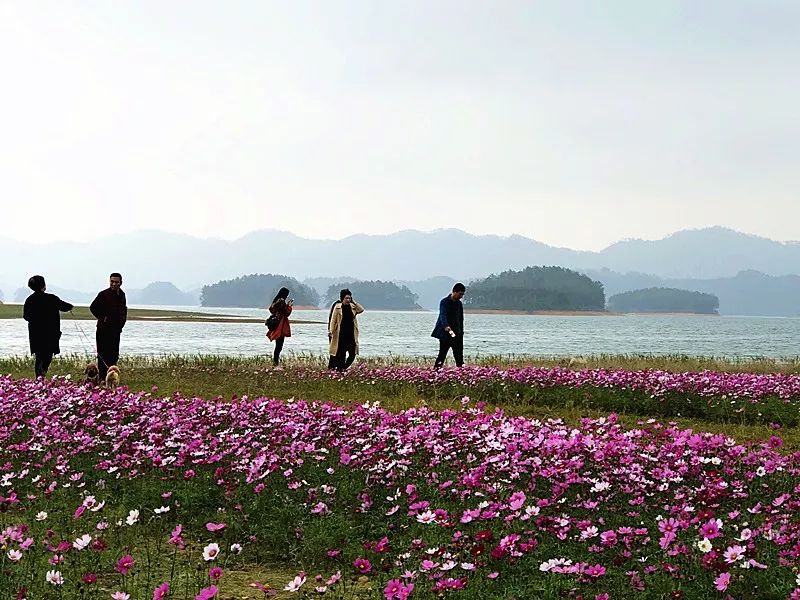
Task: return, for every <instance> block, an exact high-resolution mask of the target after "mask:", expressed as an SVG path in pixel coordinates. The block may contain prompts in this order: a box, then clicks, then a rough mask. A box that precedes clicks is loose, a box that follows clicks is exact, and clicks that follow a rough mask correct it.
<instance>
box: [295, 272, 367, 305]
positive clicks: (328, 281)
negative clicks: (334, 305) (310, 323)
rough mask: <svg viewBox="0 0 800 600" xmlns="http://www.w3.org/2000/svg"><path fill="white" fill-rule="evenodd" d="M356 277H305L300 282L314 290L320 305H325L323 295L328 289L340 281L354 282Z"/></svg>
mask: <svg viewBox="0 0 800 600" xmlns="http://www.w3.org/2000/svg"><path fill="white" fill-rule="evenodd" d="M355 280H356V277H351V276H343V277H307V278H306V279H304V280H303V281H302V283H304V284H305V285H307V286H308V287H310V288H313V289H314V290H316V292H317V293H318V294H319V297H320V298H322V304H323V305H324V304H325V294H327V293H328V288H329V287H331V286H332V285H334V284H335V283H338V282H340V281H355Z"/></svg>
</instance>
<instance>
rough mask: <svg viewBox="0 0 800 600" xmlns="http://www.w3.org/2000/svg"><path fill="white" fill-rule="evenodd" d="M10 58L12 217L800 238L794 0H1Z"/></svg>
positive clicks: (102, 227)
mask: <svg viewBox="0 0 800 600" xmlns="http://www.w3.org/2000/svg"><path fill="white" fill-rule="evenodd" d="M0 75H1V76H2V80H0V81H1V82H2V83H0V203H1V204H2V212H1V213H0V214H1V215H2V216H0V236H5V237H11V238H15V239H23V238H27V237H28V236H29V235H32V234H31V233H30V232H31V231H32V230H33V229H35V230H36V231H37V233H36V239H41V240H46V239H73V240H81V239H87V238H93V237H97V236H100V235H104V234H108V233H115V232H124V231H131V230H136V229H142V228H149V229H164V230H168V231H175V232H182V233H188V234H193V235H200V236H215V237H222V238H234V237H238V236H240V235H242V234H243V233H246V232H247V231H251V230H253V229H261V228H274V229H285V230H289V231H293V232H295V233H297V234H300V235H304V236H309V237H324V238H341V237H345V236H347V235H350V234H353V233H359V232H362V233H386V232H392V231H397V230H399V229H408V228H416V229H423V230H430V229H436V228H443V227H457V228H461V229H465V230H467V231H470V232H473V233H497V234H502V235H506V234H512V233H518V234H522V235H525V236H529V237H533V238H536V239H538V240H541V241H544V242H547V243H550V244H555V245H561V246H569V247H573V248H579V249H599V248H601V247H604V246H605V245H607V244H609V243H611V242H613V241H616V240H618V239H621V238H627V237H643V238H659V237H663V236H664V235H667V234H669V233H671V232H673V231H676V230H679V229H684V228H694V227H703V226H708V225H725V226H729V227H733V228H736V229H739V230H742V231H746V232H750V233H756V234H760V235H764V236H767V237H772V238H774V239H781V240H788V239H794V240H797V239H800V193H798V191H799V190H800V2H797V1H796V0H787V1H785V2H780V1H769V0H752V1H749V2H739V1H735V0H721V1H718V2H713V1H703V0H701V1H697V0H692V1H687V2H658V1H655V0H646V1H642V0H633V1H630V2H621V1H619V2H600V1H597V2H570V1H562V0H559V1H555V0H553V1H552V2H547V3H545V2H535V1H533V0H530V1H526V2H511V1H503V0H491V1H486V2H469V1H466V0H457V1H453V2H446V1H441V0H435V1H431V0H425V1H421V2H403V1H398V0H386V1H382V0H381V1H369V2H355V1H352V2H329V1H322V0H320V1H315V2H303V1H298V0H290V1H282V2H266V1H263V0H254V1H252V2H249V1H248V2H246V1H239V2H237V1H232V0H226V1H225V2H222V1H219V2H207V1H200V0H191V1H187V2H178V1H175V0H169V1H166V2H165V1H163V0H159V1H158V2H155V1H143V0H137V1H132V2H122V1H120V0H114V1H112V2H108V1H105V0H102V1H97V2H67V1H64V0H58V1H54V2H45V1H41V0H33V1H29V0H19V1H9V0H0ZM354 260H357V257H354Z"/></svg>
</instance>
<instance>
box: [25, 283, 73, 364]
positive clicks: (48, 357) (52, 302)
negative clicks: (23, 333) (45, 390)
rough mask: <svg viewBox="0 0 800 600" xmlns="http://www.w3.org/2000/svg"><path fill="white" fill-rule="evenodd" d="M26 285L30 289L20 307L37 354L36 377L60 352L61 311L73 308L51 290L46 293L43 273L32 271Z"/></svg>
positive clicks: (33, 350) (32, 351) (34, 351)
mask: <svg viewBox="0 0 800 600" xmlns="http://www.w3.org/2000/svg"><path fill="white" fill-rule="evenodd" d="M28 287H29V288H31V289H32V290H33V293H32V294H31V295H30V296H28V298H27V300H25V306H24V307H23V309H22V318H23V319H25V320H26V321H27V322H28V339H29V340H30V344H31V354H33V355H34V356H35V357H36V363H35V367H34V368H35V370H36V377H44V376H45V375H46V374H47V369H48V368H49V367H50V362H51V361H52V360H53V355H55V354H58V353H60V352H61V348H60V347H59V340H60V339H61V315H60V314H59V311H60V312H67V311H70V310H72V304H70V303H69V302H64V301H63V300H61V298H59V297H58V296H56V295H54V294H46V293H45V290H46V289H47V286H46V285H45V282H44V277H42V276H41V275H34V276H33V277H31V278H30V279H29V280H28Z"/></svg>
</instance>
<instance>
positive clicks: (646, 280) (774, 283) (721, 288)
mask: <svg viewBox="0 0 800 600" xmlns="http://www.w3.org/2000/svg"><path fill="white" fill-rule="evenodd" d="M584 273H585V274H586V275H588V276H589V277H591V278H592V279H596V280H598V281H600V282H601V283H602V284H603V287H604V288H605V292H606V296H607V297H609V296H614V295H616V294H620V293H623V292H629V291H632V290H637V289H641V288H646V287H669V288H680V289H684V290H691V291H696V292H704V293H708V294H713V295H715V296H717V297H718V298H719V313H720V314H722V315H762V316H785V317H796V316H800V276H798V275H782V276H773V275H767V274H765V273H760V272H758V271H753V270H747V271H741V272H739V273H737V274H736V275H735V276H734V277H718V278H714V279H691V278H682V279H670V278H660V277H656V276H654V275H645V274H643V273H636V272H633V273H617V272H615V271H610V270H608V269H600V270H591V269H590V270H587V271H584Z"/></svg>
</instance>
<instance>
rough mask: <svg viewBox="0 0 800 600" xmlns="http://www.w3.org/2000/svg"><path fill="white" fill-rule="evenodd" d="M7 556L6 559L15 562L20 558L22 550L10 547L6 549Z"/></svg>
mask: <svg viewBox="0 0 800 600" xmlns="http://www.w3.org/2000/svg"><path fill="white" fill-rule="evenodd" d="M7 556H8V560H10V561H11V562H17V561H18V560H21V559H22V552H20V551H19V550H17V549H15V548H12V549H11V550H9V551H8V554H7Z"/></svg>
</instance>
